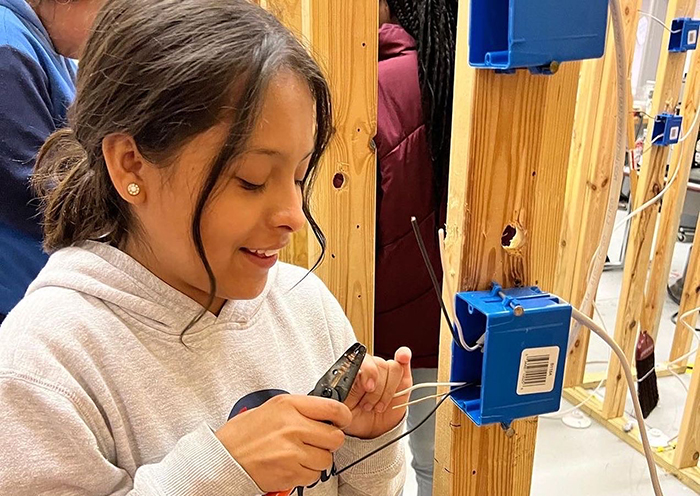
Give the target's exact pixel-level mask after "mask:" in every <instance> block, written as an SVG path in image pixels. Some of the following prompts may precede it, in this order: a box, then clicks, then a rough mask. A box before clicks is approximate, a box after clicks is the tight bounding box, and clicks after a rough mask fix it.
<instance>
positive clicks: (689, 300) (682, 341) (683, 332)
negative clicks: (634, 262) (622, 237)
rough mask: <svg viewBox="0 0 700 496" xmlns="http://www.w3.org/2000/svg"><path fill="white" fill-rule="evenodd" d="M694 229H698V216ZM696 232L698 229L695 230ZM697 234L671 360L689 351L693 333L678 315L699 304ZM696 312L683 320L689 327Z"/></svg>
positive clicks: (699, 268)
mask: <svg viewBox="0 0 700 496" xmlns="http://www.w3.org/2000/svg"><path fill="white" fill-rule="evenodd" d="M695 228H696V229H700V217H698V221H697V224H696V226H695ZM696 232H698V231H696ZM698 238H699V237H698V236H696V237H695V240H694V241H693V247H692V249H691V252H690V260H689V261H688V272H687V274H686V276H685V285H684V286H683V295H682V296H681V304H680V306H679V307H678V321H677V322H676V331H675V333H674V335H673V343H672V344H671V356H670V357H669V358H670V360H671V361H673V360H676V359H678V358H680V357H682V356H683V355H685V354H687V353H688V352H689V351H690V347H691V345H692V344H693V333H692V332H691V331H690V330H689V329H688V328H687V327H686V326H685V325H683V322H681V319H680V316H681V315H684V314H685V313H687V312H689V311H691V310H692V309H694V308H697V307H698V306H700V241H699V240H698ZM697 318H698V314H697V312H696V313H694V314H691V315H690V316H689V317H688V318H687V319H685V321H686V322H687V323H688V325H690V327H695V323H696V322H697ZM687 363H688V360H687V359H686V360H681V361H680V362H678V364H679V365H685V364H687Z"/></svg>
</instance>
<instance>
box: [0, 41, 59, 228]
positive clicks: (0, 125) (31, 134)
mask: <svg viewBox="0 0 700 496" xmlns="http://www.w3.org/2000/svg"><path fill="white" fill-rule="evenodd" d="M50 102H51V98H50V95H49V83H48V77H47V75H46V73H45V72H44V70H43V69H42V68H41V66H40V65H39V63H38V62H36V61H35V60H34V59H32V58H31V57H29V56H28V55H26V54H25V53H22V52H21V51H19V50H17V49H16V48H13V47H11V46H9V45H2V46H0V184H2V195H0V212H2V215H1V216H0V221H4V222H5V223H7V224H9V225H11V226H13V227H14V228H15V229H18V230H20V231H23V232H27V233H30V234H33V235H35V236H36V237H40V236H41V230H40V228H39V222H38V221H37V219H36V214H37V209H36V205H32V198H33V197H32V194H31V190H30V187H29V177H30V175H31V173H32V170H33V168H34V160H35V158H36V155H37V153H38V151H39V149H40V148H41V146H42V145H43V144H44V141H45V140H46V138H48V137H49V135H50V134H51V133H52V132H53V131H55V130H56V125H55V123H54V119H53V117H52V112H51V107H50V106H51V103H50Z"/></svg>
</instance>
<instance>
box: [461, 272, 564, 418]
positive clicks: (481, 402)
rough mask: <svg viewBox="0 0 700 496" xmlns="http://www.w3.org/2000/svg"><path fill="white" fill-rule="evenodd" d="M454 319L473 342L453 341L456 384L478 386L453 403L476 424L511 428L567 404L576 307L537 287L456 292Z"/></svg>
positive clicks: (465, 335)
mask: <svg viewBox="0 0 700 496" xmlns="http://www.w3.org/2000/svg"><path fill="white" fill-rule="evenodd" d="M455 303H456V308H455V312H456V318H457V319H458V320H459V322H460V325H461V327H462V332H463V334H464V338H465V339H466V342H468V343H474V342H477V340H478V339H479V338H480V337H481V336H482V335H484V333H485V341H484V345H483V349H482V350H477V351H472V352H469V351H466V350H464V349H463V348H461V347H460V346H459V345H458V344H457V343H456V342H454V343H453V344H452V370H451V379H450V380H451V381H453V382H467V383H472V384H474V385H473V386H469V387H466V388H464V389H460V390H457V391H455V392H454V393H453V394H452V400H453V401H454V403H455V404H456V405H457V406H458V407H459V408H460V410H462V411H463V412H464V413H465V414H466V415H467V416H468V417H469V418H470V419H471V420H472V421H473V422H474V423H475V424H476V425H486V424H493V423H501V424H502V425H505V426H508V425H510V423H511V422H512V421H513V420H515V419H519V418H525V417H531V416H534V415H540V414H543V413H549V412H555V411H557V410H558V409H559V406H560V404H561V390H562V386H563V383H564V365H565V362H566V354H567V344H568V341H569V326H570V322H571V306H570V305H568V304H566V303H563V302H561V301H560V300H559V299H558V298H557V297H556V296H552V295H550V294H548V293H543V292H542V291H540V290H539V288H537V287H526V288H514V289H508V290H505V291H503V292H501V288H500V287H499V286H498V285H496V284H494V287H493V289H492V290H491V291H473V292H466V293H458V294H457V295H456V297H455Z"/></svg>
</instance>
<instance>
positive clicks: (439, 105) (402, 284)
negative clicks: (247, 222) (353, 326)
mask: <svg viewBox="0 0 700 496" xmlns="http://www.w3.org/2000/svg"><path fill="white" fill-rule="evenodd" d="M456 7H457V2H456V0H379V10H380V28H379V73H378V76H379V92H378V114H377V136H376V137H375V143H376V145H377V156H378V162H379V164H378V178H377V252H376V257H377V258H376V301H375V351H376V353H377V354H378V355H379V356H382V357H385V358H391V357H393V354H394V350H396V349H398V348H399V347H400V346H403V345H407V346H409V347H410V348H411V350H413V352H414V354H413V357H414V358H413V363H414V381H415V382H416V383H419V382H434V381H435V380H436V378H437V363H438V343H439V331H440V307H439V304H438V301H437V298H436V296H435V291H434V289H433V286H432V284H431V281H430V277H429V275H428V272H427V270H426V268H425V266H424V264H423V260H422V258H421V254H420V251H419V248H418V244H417V242H416V239H415V237H414V235H413V232H412V228H411V217H412V216H415V217H416V219H417V220H418V223H419V226H420V231H421V233H422V236H423V238H424V240H425V243H426V246H427V249H428V253H429V255H430V259H431V261H432V264H433V267H434V268H435V271H436V273H437V275H438V277H439V278H440V279H441V278H442V271H441V270H440V254H439V248H438V243H437V230H438V229H439V228H440V227H441V226H443V225H444V222H445V210H446V208H445V207H446V191H447V176H448V174H447V173H448V164H449V152H450V128H451V121H452V112H451V109H452V91H453V89H452V86H453V78H454V52H455V31H456V21H457V16H456ZM427 394H431V393H430V392H428V391H426V390H423V392H420V393H416V394H414V395H413V396H412V397H411V399H416V398H420V397H421V396H424V395H427ZM433 406H434V403H433V402H430V401H427V402H423V403H420V404H418V405H416V406H415V407H411V408H409V416H408V427H409V428H411V427H413V426H415V425H416V424H417V423H418V422H420V421H421V420H422V419H423V418H424V417H425V416H426V415H427V414H428V413H429V411H430V409H431V408H432V407H433ZM434 440H435V423H434V418H433V419H431V422H430V423H427V424H426V425H424V426H423V427H422V428H421V429H419V430H418V431H416V432H415V433H414V434H413V435H412V436H411V437H410V439H409V445H410V447H411V452H412V454H413V462H412V465H413V468H414V470H415V471H416V476H417V482H418V496H428V495H430V494H432V473H433V463H434V457H433V453H434V444H435V441H434Z"/></svg>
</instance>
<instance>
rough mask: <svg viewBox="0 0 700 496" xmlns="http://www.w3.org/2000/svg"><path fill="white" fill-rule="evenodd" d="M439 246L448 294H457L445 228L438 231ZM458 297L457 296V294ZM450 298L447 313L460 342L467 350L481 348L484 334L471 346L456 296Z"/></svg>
mask: <svg viewBox="0 0 700 496" xmlns="http://www.w3.org/2000/svg"><path fill="white" fill-rule="evenodd" d="M438 246H439V248H440V264H441V265H442V273H443V274H444V275H443V281H444V282H443V284H444V285H445V286H446V288H447V294H449V295H457V290H456V289H454V288H453V287H452V284H451V281H452V278H451V277H449V275H450V274H449V272H448V271H449V270H450V268H449V267H448V266H447V263H446V260H447V256H446V255H445V230H444V229H440V230H439V231H438ZM455 297H456V296H455ZM455 297H453V298H448V299H447V303H446V307H447V313H449V314H450V319H452V323H453V325H454V326H455V329H456V330H457V337H458V338H459V344H460V345H461V346H462V348H464V349H465V350H467V351H472V352H473V351H477V350H480V349H481V348H482V346H483V342H482V339H483V338H484V336H481V337H480V338H479V340H478V341H477V343H476V344H475V345H474V346H470V345H469V344H468V343H467V340H466V339H464V332H463V331H462V325H461V324H460V323H459V319H458V318H457V312H456V311H455V302H454V298H455Z"/></svg>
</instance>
